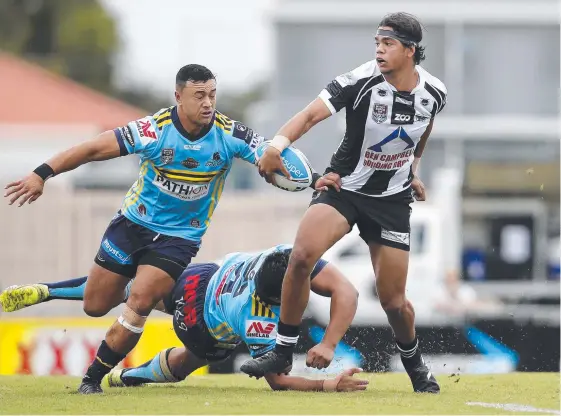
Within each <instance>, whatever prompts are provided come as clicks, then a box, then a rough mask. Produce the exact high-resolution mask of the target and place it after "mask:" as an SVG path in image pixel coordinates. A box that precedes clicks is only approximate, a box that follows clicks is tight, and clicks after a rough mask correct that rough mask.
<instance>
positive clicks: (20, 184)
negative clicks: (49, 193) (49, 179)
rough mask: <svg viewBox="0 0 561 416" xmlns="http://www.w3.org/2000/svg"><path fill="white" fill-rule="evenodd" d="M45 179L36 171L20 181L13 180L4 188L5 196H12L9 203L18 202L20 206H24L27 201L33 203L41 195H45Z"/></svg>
mask: <svg viewBox="0 0 561 416" xmlns="http://www.w3.org/2000/svg"><path fill="white" fill-rule="evenodd" d="M44 186H45V181H43V179H41V177H40V176H39V175H37V174H36V173H30V174H29V175H27V176H26V177H25V178H23V179H22V180H19V181H15V182H11V183H9V184H8V185H6V187H5V188H4V189H6V192H5V193H4V198H8V197H10V202H9V204H10V205H12V204H13V203H14V202H18V206H20V207H21V206H22V205H23V204H25V203H26V202H27V203H29V204H31V203H32V202H33V201H35V200H36V199H37V198H39V197H40V196H41V195H43V188H44Z"/></svg>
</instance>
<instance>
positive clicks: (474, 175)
mask: <svg viewBox="0 0 561 416" xmlns="http://www.w3.org/2000/svg"><path fill="white" fill-rule="evenodd" d="M152 5H153V3H152ZM152 9H153V7H152V6H151V4H150V2H149V1H148V0H143V1H135V2H134V3H133V2H132V0H129V1H119V2H118V3H117V2H110V1H109V0H107V1H103V2H101V1H94V0H88V1H82V2H72V1H70V0H49V1H45V0H33V1H31V0H25V1H23V0H22V1H16V0H7V1H3V2H1V3H0V28H2V30H1V31H0V91H1V98H2V99H0V180H1V183H3V184H5V183H7V182H8V181H9V180H11V179H14V178H17V177H19V176H21V175H24V174H26V173H27V172H29V171H30V170H32V169H33V168H34V167H35V166H37V165H38V164H40V163H41V162H42V161H44V160H45V159H46V158H47V157H49V156H50V155H51V154H52V153H54V152H56V151H58V150H61V149H63V148H65V147H67V146H69V145H72V144H73V143H77V142H79V141H80V140H84V139H86V138H89V137H92V136H93V135H95V134H97V133H99V132H101V131H103V130H104V129H107V128H113V127H115V126H118V125H121V124H123V123H126V122H128V121H130V120H132V119H135V118H138V117H142V116H144V115H146V114H148V113H152V112H155V111H156V110H157V109H159V108H161V107H164V106H168V105H171V104H173V101H172V100H173V95H172V91H173V81H174V78H173V77H174V74H175V71H176V70H177V69H178V68H179V67H180V66H181V65H183V64H186V63H192V62H197V63H201V64H204V65H207V66H209V67H210V68H211V69H212V70H214V71H215V72H217V73H218V81H219V83H218V85H219V97H218V108H219V109H220V110H221V111H222V112H224V113H226V114H228V115H229V116H230V117H232V118H235V119H239V120H242V121H244V122H245V123H246V124H248V125H250V126H251V127H252V128H254V129H256V130H257V131H259V132H260V133H261V134H262V135H264V136H266V137H271V135H272V134H274V133H275V131H276V129H277V128H278V127H279V126H280V125H281V124H282V123H283V122H284V121H285V120H286V119H287V118H288V117H289V116H290V115H292V114H293V113H294V112H295V111H297V110H298V109H300V108H301V107H302V106H303V105H305V104H306V103H307V102H308V101H310V100H311V99H313V97H314V96H315V95H316V94H317V93H318V92H319V91H320V90H321V88H323V86H324V85H325V84H327V83H328V82H329V81H330V80H331V79H332V78H333V77H334V76H335V75H338V74H340V73H343V72H346V71H348V70H349V69H351V68H354V67H356V66H358V65H359V64H361V63H363V62H364V61H367V60H369V59H371V58H372V57H373V55H374V51H375V45H374V42H373V40H372V33H373V31H374V30H375V27H376V23H377V22H378V21H379V20H380V18H381V17H382V16H383V15H384V14H385V13H387V12H391V11H398V10H404V11H408V12H411V13H413V14H416V15H417V16H418V17H420V18H421V20H422V21H423V22H424V24H425V27H426V33H425V41H424V42H423V43H424V44H425V45H426V46H427V60H426V62H425V63H424V64H423V66H425V67H426V68H427V69H428V70H429V71H430V72H431V73H433V74H434V75H436V76H437V77H439V78H440V79H442V80H443V81H444V82H445V84H446V85H447V87H448V91H449V98H448V104H447V107H446V109H445V110H444V112H443V113H442V114H441V116H440V117H439V118H438V120H437V121H436V123H435V128H434V131H433V134H432V136H431V140H430V142H429V145H428V148H427V150H426V152H425V155H424V157H423V161H422V164H421V177H422V179H423V180H424V181H425V183H426V184H427V186H428V192H429V193H428V195H429V201H428V202H426V203H423V204H416V205H415V207H414V214H413V215H414V223H413V236H412V238H413V241H415V243H414V246H413V250H412V259H411V267H410V277H409V285H408V296H409V297H410V298H412V299H413V301H414V304H415V306H416V309H417V320H418V324H419V334H420V336H421V338H422V340H423V342H424V344H425V347H424V350H425V352H426V354H427V357H426V358H427V361H429V362H430V363H431V366H432V368H433V370H434V371H435V372H444V373H446V372H450V371H456V368H459V369H461V371H462V372H473V373H495V372H510V371H514V370H522V371H558V370H559V344H558V340H559V227H560V222H559V189H560V184H559V167H560V166H559V156H560V146H559V139H560V133H559V132H560V125H559V110H560V102H559V83H560V79H559V78H560V77H559V75H560V63H559V61H560V53H559V52H560V26H559V25H560V14H559V9H558V2H557V1H555V0H532V1H530V0H517V1H506V0H493V1H485V2H482V1H461V0H455V1H451V0H433V1H419V0H416V1H392V2H381V1H370V0H368V1H367V0H363V1H359V0H352V1H347V0H345V1H343V0H339V1H337V0H329V1H328V0H324V1H320V0H299V1H289V0H286V1H280V0H279V1H261V0H253V1H252V0H244V1H240V2H236V7H235V8H234V7H233V6H231V5H229V2H227V1H226V0H220V1H215V2H212V5H202V4H201V5H190V6H189V7H185V6H184V3H182V2H181V1H179V0H166V1H161V2H159V6H158V10H152ZM216 10H220V11H221V13H220V14H219V15H218V17H216V16H215V15H213V19H212V22H213V25H214V26H212V27H208V26H205V24H206V25H210V23H201V21H200V19H198V18H197V16H201V15H203V16H204V15H205V14H208V15H210V14H211V13H214V14H215V12H216ZM215 17H216V18H215ZM203 20H204V19H203ZM209 32H213V33H212V34H209ZM174 38H175V39H178V41H177V42H175V41H170V39H174ZM166 45H167V46H166ZM170 45H171V46H170ZM178 45H179V46H178ZM168 55H169V56H168ZM343 120H344V119H343V118H342V117H341V116H337V117H333V118H332V119H330V120H328V121H327V122H325V123H323V124H322V125H320V126H318V127H317V128H315V129H314V130H312V131H311V132H310V133H309V134H308V135H307V137H306V138H305V139H304V140H302V141H301V142H299V143H298V147H299V148H300V149H301V150H303V151H304V152H305V153H306V155H307V156H308V157H309V158H310V160H311V162H312V164H313V165H314V166H315V167H316V169H317V170H318V171H321V170H323V169H324V168H325V166H326V164H327V163H328V161H329V158H330V155H331V153H332V152H333V151H334V149H335V148H336V147H337V145H338V143H339V141H340V139H341V137H342V132H343V128H344V123H343ZM136 175H137V165H136V161H135V160H134V158H133V157H130V158H125V159H118V160H116V161H111V162H104V163H97V164H92V165H88V166H85V167H82V168H80V169H79V170H78V171H76V172H75V173H72V174H68V175H64V176H62V177H60V178H56V179H55V180H53V181H50V182H49V184H48V185H47V192H46V194H45V195H44V196H43V197H42V198H41V200H40V201H38V202H37V203H35V204H33V205H31V206H26V207H24V208H22V209H17V208H15V207H9V206H8V205H7V203H2V204H0V218H1V220H0V221H1V227H0V229H1V236H2V242H1V243H0V244H1V250H0V289H1V288H5V287H7V286H9V285H12V284H18V283H28V282H36V281H55V280H63V279H67V278H70V277H77V276H82V275H85V274H86V273H87V271H88V269H89V267H90V263H91V260H92V259H93V256H94V254H95V252H96V250H97V247H98V244H99V241H100V237H101V235H102V233H103V231H104V229H105V226H106V225H107V223H108V221H109V220H110V218H111V217H112V216H113V214H114V213H115V211H116V209H118V207H119V205H120V201H121V199H122V197H123V195H124V193H125V192H126V190H127V188H128V187H129V186H130V184H132V182H133V181H134V180H135V177H136ZM310 195H311V193H310V192H302V193H301V194H293V195H292V194H286V193H284V192H283V191H280V190H276V189H273V188H271V187H269V186H268V185H267V184H265V183H264V182H263V181H262V180H261V178H260V177H259V176H258V175H257V174H256V172H254V169H253V168H252V167H251V166H249V165H244V164H243V162H240V163H238V164H237V166H236V167H235V169H233V172H232V174H231V176H230V178H229V182H228V184H227V187H226V190H225V192H224V195H223V197H222V200H221V202H220V208H219V209H218V210H217V211H216V214H215V217H214V219H213V222H212V226H211V227H210V230H209V232H208V234H207V236H206V237H205V239H204V244H203V247H202V250H201V252H200V255H199V256H198V260H199V261H205V260H207V261H210V260H214V259H218V258H220V257H221V256H223V255H224V254H226V253H228V252H231V251H254V250H260V249H264V248H267V247H269V246H271V245H274V244H278V243H287V242H288V243H289V242H292V240H293V237H294V234H295V230H296V227H297V224H298V221H299V219H300V217H301V215H302V214H303V212H304V210H305V208H306V206H307V202H308V200H309V198H310ZM329 256H330V258H331V260H332V261H333V262H334V263H336V264H338V265H339V266H340V267H341V269H342V270H343V271H344V272H346V274H347V275H348V276H349V277H350V278H351V279H352V280H353V282H354V283H355V285H356V286H357V287H358V288H359V289H360V291H361V297H360V301H359V310H358V313H357V317H356V319H355V322H354V324H353V328H352V329H351V330H350V331H349V334H348V335H347V336H346V338H345V342H344V343H342V344H341V345H340V346H339V348H338V350H337V356H338V359H337V360H336V362H335V363H334V364H333V365H332V368H331V370H335V369H337V368H340V367H344V366H347V365H350V364H351V363H357V364H360V365H362V366H363V367H365V368H366V369H367V370H370V371H400V370H399V366H396V365H395V363H396V357H397V356H396V355H395V352H394V351H393V349H392V347H391V346H390V345H391V343H390V342H391V334H390V331H389V329H388V327H387V324H386V323H385V322H386V321H385V316H384V314H383V312H382V310H381V308H380V307H379V305H378V303H377V301H376V296H375V291H374V286H373V275H372V271H371V266H370V264H369V260H368V258H367V256H366V255H365V252H364V249H363V246H361V245H360V244H356V235H352V234H351V235H349V236H348V238H346V239H345V240H344V241H343V242H342V244H341V245H339V246H338V247H336V249H334V250H333V251H332V252H330V253H329ZM117 313H118V311H117V310H116V311H114V313H112V314H111V316H113V315H116V314H117ZM306 316H307V318H306V325H305V329H304V330H303V333H304V342H303V346H309V345H311V343H312V342H314V341H315V342H317V341H318V340H319V339H320V338H321V333H322V327H324V326H325V323H326V319H327V317H328V307H327V305H326V304H325V302H324V301H323V300H322V299H319V298H316V297H313V298H312V299H311V301H310V306H309V308H308V312H307V314H306ZM111 322H112V318H111V317H110V318H103V319H93V318H87V317H86V316H85V315H84V314H83V312H82V311H81V305H80V304H79V303H77V302H74V303H72V302H66V303H64V302H60V301H55V302H51V303H47V304H43V305H39V306H37V307H34V308H30V309H28V310H23V311H20V312H18V313H17V314H0V374H14V373H31V374H45V375H46V374H72V375H80V374H82V372H83V371H84V369H85V367H86V365H87V364H88V363H89V361H90V360H91V357H92V354H94V353H95V348H96V346H97V345H98V343H99V341H100V340H101V339H102V338H103V335H104V333H105V328H107V327H108V326H109V325H110V323H111ZM149 322H150V323H149V325H148V330H147V332H146V333H145V335H144V336H143V338H142V341H141V343H140V344H139V346H138V348H137V349H136V350H135V351H134V352H133V353H131V355H130V357H128V358H127V360H128V361H126V363H125V364H127V365H128V364H139V363H141V362H143V361H144V360H146V359H148V358H151V357H152V356H153V354H154V353H156V352H157V351H159V350H161V349H163V348H164V347H166V346H168V345H178V341H177V339H176V338H175V336H174V335H173V331H172V330H171V325H170V322H169V319H168V318H167V317H165V316H163V315H161V314H159V313H157V312H155V313H154V315H153V316H152V317H151V318H150V320H149ZM244 354H245V353H244V351H243V350H240V351H239V354H238V355H237V356H235V357H234V359H233V360H230V361H229V362H228V363H226V364H224V365H221V366H219V367H216V368H211V369H210V371H225V372H229V371H235V370H236V369H237V368H238V367H239V362H240V360H242V359H244ZM446 364H448V366H447V367H445V366H446ZM299 368H301V367H299ZM331 370H330V371H331Z"/></svg>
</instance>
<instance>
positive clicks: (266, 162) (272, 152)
mask: <svg viewBox="0 0 561 416" xmlns="http://www.w3.org/2000/svg"><path fill="white" fill-rule="evenodd" d="M257 167H258V169H259V174H260V175H261V176H263V177H264V178H265V180H266V181H267V182H269V183H273V184H274V183H275V182H274V177H273V173H275V172H276V171H279V170H280V171H281V172H282V174H283V175H284V176H286V177H287V178H290V173H289V172H288V170H287V169H286V167H285V166H284V163H282V158H281V152H279V151H278V149H276V148H274V147H272V146H268V147H267V148H266V149H265V152H263V156H261V158H260V159H259V160H258V161H257Z"/></svg>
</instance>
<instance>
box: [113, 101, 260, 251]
mask: <svg viewBox="0 0 561 416" xmlns="http://www.w3.org/2000/svg"><path fill="white" fill-rule="evenodd" d="M114 131H115V134H116V136H117V140H118V142H119V145H120V146H121V154H132V153H135V154H138V155H139V156H140V173H139V176H138V180H137V181H136V182H135V183H134V185H133V186H132V188H131V189H130V190H129V192H128V193H127V195H126V196H125V199H124V201H123V205H122V207H121V211H122V213H123V215H124V216H125V217H127V218H128V219H129V220H131V221H133V222H135V223H137V224H140V225H142V226H144V227H146V228H148V229H150V230H152V231H155V232H158V233H161V234H164V235H169V236H173V237H180V238H185V239H188V240H192V241H195V242H200V240H201V238H202V236H203V235H204V233H205V231H206V229H207V227H208V225H209V223H210V219H211V217H212V214H213V212H214V210H215V209H216V206H217V204H218V200H219V199H220V196H221V195H222V190H223V189H224V183H225V180H226V177H227V176H228V173H229V172H230V169H231V167H232V163H233V159H234V158H241V159H244V160H246V161H247V162H249V163H252V164H254V163H255V149H256V148H257V146H258V145H259V144H260V143H261V142H262V141H263V138H262V137H261V136H259V135H258V134H257V133H255V132H254V131H253V130H252V129H250V128H248V127H246V126H244V125H243V124H242V123H239V122H237V121H233V120H230V119H229V118H228V117H226V116H224V115H223V114H220V113H219V112H215V114H214V116H213V120H212V122H211V123H210V124H209V126H207V127H206V128H205V130H204V131H202V132H201V134H200V136H199V138H198V139H193V140H191V139H189V136H188V133H187V132H186V131H185V130H184V128H183V127H182V125H181V123H180V122H179V117H178V115H177V107H171V108H166V109H162V110H160V111H159V112H157V113H156V114H154V115H153V116H148V117H145V118H143V119H140V120H136V121H133V122H131V123H129V124H127V125H126V126H124V127H121V128H118V129H115V130H114Z"/></svg>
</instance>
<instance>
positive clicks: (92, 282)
mask: <svg viewBox="0 0 561 416" xmlns="http://www.w3.org/2000/svg"><path fill="white" fill-rule="evenodd" d="M129 281H130V279H129V278H128V277H126V276H122V275H120V274H117V273H114V272H111V271H109V270H107V269H104V268H103V267H100V266H98V265H97V264H94V265H93V266H92V268H91V270H90V273H89V274H88V282H87V284H86V288H85V290H84V303H85V304H86V305H87V306H89V307H91V308H93V309H98V308H101V309H110V308H113V307H114V306H116V305H118V304H119V303H121V302H122V301H123V296H124V291H125V287H126V286H127V284H128V283H129ZM94 304H95V307H94Z"/></svg>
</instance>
